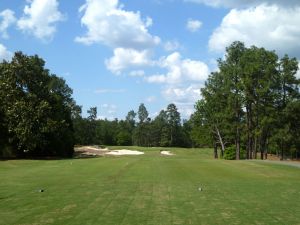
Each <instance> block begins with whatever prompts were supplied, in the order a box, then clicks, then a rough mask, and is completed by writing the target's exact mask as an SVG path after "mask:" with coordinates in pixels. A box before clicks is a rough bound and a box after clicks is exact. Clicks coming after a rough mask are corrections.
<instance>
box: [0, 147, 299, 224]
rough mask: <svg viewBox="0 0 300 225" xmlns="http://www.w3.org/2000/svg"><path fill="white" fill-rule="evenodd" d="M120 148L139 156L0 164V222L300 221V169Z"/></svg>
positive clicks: (193, 152) (199, 153) (196, 152)
mask: <svg viewBox="0 0 300 225" xmlns="http://www.w3.org/2000/svg"><path fill="white" fill-rule="evenodd" d="M116 148H119V149H122V147H121V148H120V147H112V149H116ZM124 148H125V147H124ZM126 148H127V149H128V148H129V149H134V150H140V151H144V152H145V154H144V155H139V156H118V157H115V156H104V157H99V158H89V159H69V160H8V161H0V224H1V225H10V224H18V225H21V224H22V225H29V224H31V225H33V224H59V225H61V224H63V225H67V224H70V225H83V224H86V225H87V224H101V225H106V224H112V225H117V224H123V225H124V224H131V225H132V224H137V225H143V224H152V225H159V224H161V225H168V224H184V225H185V224H196V225H201V224H213V225H214V224H227V225H228V224H268V225H269V224H300V169H299V168H296V167H291V166H287V165H278V164H273V163H264V162H257V161H225V160H214V159H212V150H211V149H180V148H141V147H126ZM160 150H168V151H171V152H172V153H175V155H174V156H162V155H161V154H160ZM41 190H42V191H41Z"/></svg>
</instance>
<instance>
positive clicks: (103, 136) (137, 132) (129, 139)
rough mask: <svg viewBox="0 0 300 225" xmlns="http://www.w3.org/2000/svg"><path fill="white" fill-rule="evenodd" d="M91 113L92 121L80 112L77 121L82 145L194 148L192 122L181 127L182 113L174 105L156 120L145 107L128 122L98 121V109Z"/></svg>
mask: <svg viewBox="0 0 300 225" xmlns="http://www.w3.org/2000/svg"><path fill="white" fill-rule="evenodd" d="M87 113H88V117H87V118H83V117H82V116H81V109H79V110H78V114H77V115H78V116H77V117H76V118H75V119H74V131H75V143H76V144H78V145H88V144H94V145H119V146H130V145H137V146H146V147H154V146H161V147H174V146H178V147H192V146H193V141H192V139H191V138H190V135H189V132H190V127H189V125H188V121H185V120H184V121H183V123H181V118H180V113H179V112H178V109H177V107H176V105H175V104H173V103H172V104H169V105H168V106H167V108H166V109H165V110H161V111H160V113H159V115H157V116H156V117H155V118H153V119H151V118H150V117H149V113H148V111H147V108H146V106H145V105H144V104H143V103H141V104H140V105H139V107H138V110H137V112H135V111H134V110H130V111H129V112H128V114H127V116H126V118H125V119H124V120H118V119H115V120H112V121H109V120H107V119H104V120H101V119H99V120H97V107H91V108H90V109H89V110H87Z"/></svg>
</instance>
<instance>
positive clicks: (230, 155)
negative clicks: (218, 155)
mask: <svg viewBox="0 0 300 225" xmlns="http://www.w3.org/2000/svg"><path fill="white" fill-rule="evenodd" d="M235 150H236V147H235V145H231V146H230V147H228V148H226V149H225V152H224V157H223V158H224V159H226V160H235V159H236V157H235V156H236V153H235ZM245 158H246V151H245V150H244V149H242V148H240V159H245Z"/></svg>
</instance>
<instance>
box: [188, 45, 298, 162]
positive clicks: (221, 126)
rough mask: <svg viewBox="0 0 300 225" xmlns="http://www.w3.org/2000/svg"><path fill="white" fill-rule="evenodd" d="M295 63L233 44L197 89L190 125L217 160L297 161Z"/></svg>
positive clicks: (271, 52) (265, 52)
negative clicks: (198, 97) (274, 155)
mask: <svg viewBox="0 0 300 225" xmlns="http://www.w3.org/2000/svg"><path fill="white" fill-rule="evenodd" d="M297 70H298V61H297V59H296V58H290V57H289V56H288V55H285V56H283V57H282V58H280V59H279V57H278V55H277V54H276V53H275V52H274V51H267V50H266V49H264V48H257V47H255V46H252V47H249V48H247V47H245V45H244V44H243V43H242V42H234V43H233V44H231V45H230V46H229V47H228V48H226V55H225V58H224V59H219V60H218V71H216V72H213V73H211V75H210V76H209V78H208V80H207V81H206V83H205V86H204V88H202V89H201V95H202V99H201V100H199V101H198V102H197V103H196V105H195V107H196V112H195V113H194V114H193V115H192V120H194V121H196V124H197V126H198V127H197V129H198V130H199V132H200V133H201V135H200V140H202V141H211V142H212V143H213V145H214V149H215V157H218V153H217V149H218V148H219V149H220V156H221V157H228V158H230V159H241V158H246V159H252V158H255V159H256V158H257V154H258V153H259V154H260V158H261V159H265V158H267V154H268V153H277V154H279V155H280V156H281V159H283V158H284V156H288V157H291V158H293V157H299V156H300V152H299V150H300V93H299V84H300V81H299V79H297V78H296V73H297Z"/></svg>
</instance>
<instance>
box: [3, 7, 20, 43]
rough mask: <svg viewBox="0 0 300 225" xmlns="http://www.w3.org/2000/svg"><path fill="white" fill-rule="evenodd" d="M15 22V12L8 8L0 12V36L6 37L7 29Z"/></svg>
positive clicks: (7, 36)
mask: <svg viewBox="0 0 300 225" xmlns="http://www.w3.org/2000/svg"><path fill="white" fill-rule="evenodd" d="M15 22H16V18H15V13H14V11H12V10H10V9H5V10H3V11H2V12H0V34H1V36H2V38H4V39H7V38H9V35H8V33H7V29H8V28H9V27H10V26H11V25H12V24H14V23H15Z"/></svg>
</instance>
